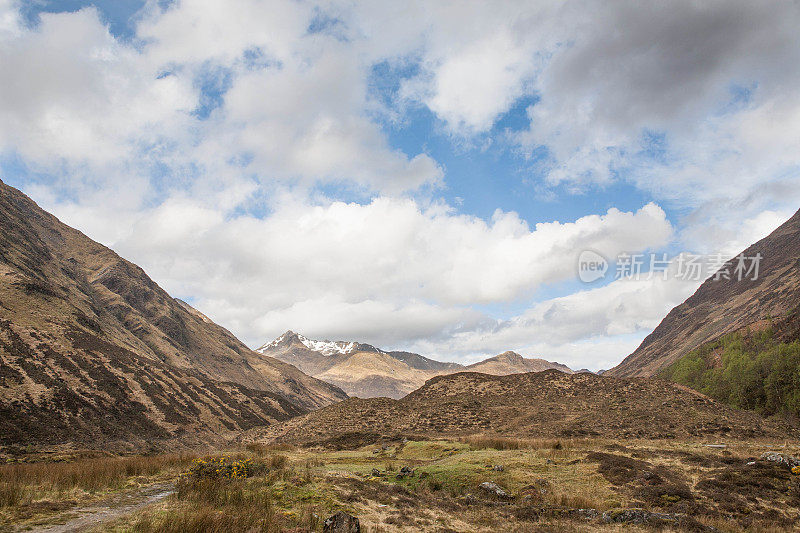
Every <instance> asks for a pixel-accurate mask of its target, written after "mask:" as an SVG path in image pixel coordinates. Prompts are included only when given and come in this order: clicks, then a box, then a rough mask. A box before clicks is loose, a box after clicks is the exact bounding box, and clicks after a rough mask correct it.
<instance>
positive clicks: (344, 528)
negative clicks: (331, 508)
mask: <svg viewBox="0 0 800 533" xmlns="http://www.w3.org/2000/svg"><path fill="white" fill-rule="evenodd" d="M322 531H323V533H361V525H360V524H359V523H358V518H356V517H355V516H353V515H350V514H347V513H345V512H344V511H339V512H338V513H336V514H335V515H333V516H331V517H329V518H328V519H327V520H325V523H324V524H323V526H322Z"/></svg>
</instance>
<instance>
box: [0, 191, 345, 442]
mask: <svg viewBox="0 0 800 533" xmlns="http://www.w3.org/2000/svg"><path fill="white" fill-rule="evenodd" d="M0 227H1V228H2V232H0V362H1V363H2V365H0V444H20V443H22V444H28V443H33V444H36V443H39V444H59V443H65V442H74V443H80V444H82V445H90V446H93V447H98V446H117V445H118V446H127V445H130V446H132V447H134V448H136V447H143V446H148V445H149V444H150V443H152V442H154V441H177V440H180V441H181V442H182V443H197V442H207V441H209V440H213V439H219V438H223V437H227V436H229V435H231V434H233V433H234V432H236V431H239V430H242V429H247V428H250V427H254V426H257V425H264V424H270V423H274V422H275V421H278V420H285V419H287V418H289V417H291V416H295V415H298V414H301V413H304V412H307V411H308V410H310V409H315V408H318V407H322V406H325V405H329V404H331V403H333V402H336V401H340V400H342V399H344V398H346V395H345V394H344V392H342V391H341V390H340V389H338V388H336V387H334V386H331V385H329V384H327V383H325V382H322V381H319V380H317V379H314V378H312V377H309V376H307V375H305V374H303V373H302V372H301V371H300V370H298V369H297V368H295V367H293V366H291V365H288V364H286V363H284V362H281V361H278V360H276V359H273V358H270V357H266V356H264V355H261V354H258V353H256V352H254V351H252V350H250V349H248V348H247V347H246V346H245V345H244V344H242V343H241V342H240V341H239V340H238V339H236V337H234V336H233V335H232V334H231V333H230V332H229V331H227V330H226V329H224V328H222V327H221V326H218V325H217V324H215V323H214V322H212V321H211V320H210V319H208V317H206V316H204V315H203V314H202V313H200V312H198V311H197V310H195V309H193V308H192V307H191V306H190V305H189V304H187V303H185V302H182V301H180V300H175V299H173V298H172V297H170V296H169V294H167V293H166V292H165V291H164V290H163V289H161V288H160V287H159V286H158V285H157V284H156V283H155V282H154V281H153V280H151V279H150V278H149V277H148V276H147V275H146V274H145V272H144V271H143V270H142V269H141V268H139V267H138V266H136V265H134V264H133V263H130V262H128V261H126V260H124V259H122V258H121V257H119V256H118V255H117V254H115V253H114V252H113V251H111V250H110V249H108V248H106V247H104V246H102V245H100V244H98V243H96V242H94V241H92V240H91V239H89V238H88V237H86V236H85V235H84V234H82V233H81V232H79V231H77V230H75V229H73V228H70V227H68V226H66V225H64V224H62V223H61V222H60V221H59V220H58V219H56V218H55V217H54V216H52V215H50V214H49V213H47V212H45V211H44V210H42V209H41V208H39V206H37V205H36V204H35V203H34V202H33V201H32V200H30V199H29V198H28V197H27V196H25V195H24V194H22V193H21V192H20V191H18V190H16V189H14V188H13V187H10V186H8V185H6V184H4V183H3V182H2V181H0Z"/></svg>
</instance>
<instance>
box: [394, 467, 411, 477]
mask: <svg viewBox="0 0 800 533" xmlns="http://www.w3.org/2000/svg"><path fill="white" fill-rule="evenodd" d="M405 477H414V469H413V468H409V467H407V466H404V467H402V468H401V469H400V473H399V474H397V479H403V478H405Z"/></svg>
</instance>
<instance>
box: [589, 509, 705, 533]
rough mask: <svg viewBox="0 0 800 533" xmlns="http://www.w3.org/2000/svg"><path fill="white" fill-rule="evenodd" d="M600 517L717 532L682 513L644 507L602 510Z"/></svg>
mask: <svg viewBox="0 0 800 533" xmlns="http://www.w3.org/2000/svg"><path fill="white" fill-rule="evenodd" d="M587 511H594V509H587ZM587 518H588V516H587ZM601 518H602V520H603V521H604V522H606V523H616V524H646V525H650V526H670V527H672V526H677V527H678V528H680V529H681V530H686V531H697V532H707V533H719V531H718V530H717V529H716V528H714V527H711V526H707V525H705V524H702V523H700V522H698V521H697V520H695V519H694V518H692V517H690V516H688V515H685V514H682V513H654V512H651V511H647V510H645V509H617V510H613V511H606V512H604V513H603V514H602V517H601Z"/></svg>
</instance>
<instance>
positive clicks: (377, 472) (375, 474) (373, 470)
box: [372, 468, 383, 477]
mask: <svg viewBox="0 0 800 533" xmlns="http://www.w3.org/2000/svg"><path fill="white" fill-rule="evenodd" d="M372 475H373V476H375V477H383V473H382V472H381V471H380V470H378V469H377V468H373V469H372Z"/></svg>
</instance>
